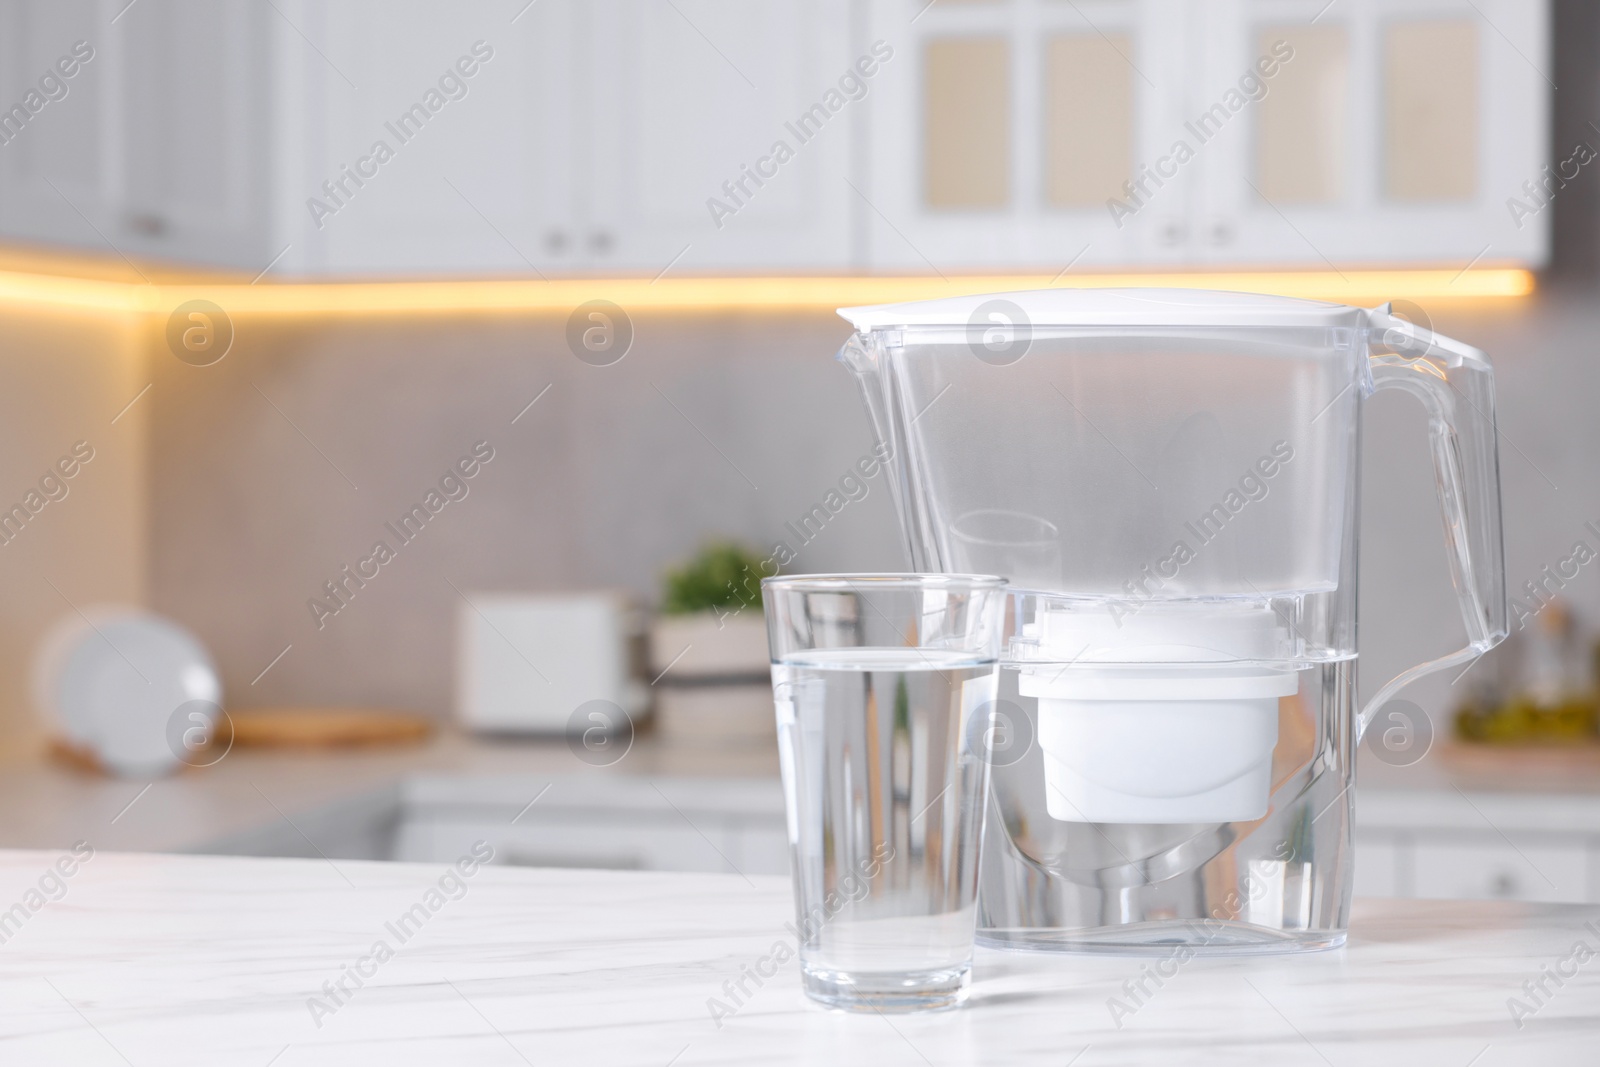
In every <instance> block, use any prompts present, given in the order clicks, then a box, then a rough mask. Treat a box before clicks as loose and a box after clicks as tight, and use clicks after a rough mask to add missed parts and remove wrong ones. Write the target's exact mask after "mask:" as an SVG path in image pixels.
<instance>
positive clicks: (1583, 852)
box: [1412, 835, 1595, 902]
mask: <svg viewBox="0 0 1600 1067" xmlns="http://www.w3.org/2000/svg"><path fill="white" fill-rule="evenodd" d="M1519 837H1520V840H1518V839H1516V838H1502V837H1500V836H1498V835H1495V836H1473V837H1466V838H1459V839H1454V838H1438V839H1432V840H1427V839H1425V840H1419V841H1418V842H1416V844H1415V845H1414V846H1413V849H1414V851H1413V860H1412V862H1413V864H1414V866H1415V870H1416V887H1415V892H1414V893H1413V894H1412V895H1413V896H1418V897H1430V898H1434V899H1440V900H1543V901H1569V902H1579V901H1592V900H1594V899H1595V893H1594V890H1593V889H1592V888H1591V887H1590V886H1589V885H1588V880H1589V876H1588V870H1587V867H1588V849H1587V847H1586V842H1584V841H1582V840H1570V841H1560V840H1555V841H1552V840H1549V839H1543V840H1541V839H1539V838H1536V837H1529V836H1527V835H1519Z"/></svg>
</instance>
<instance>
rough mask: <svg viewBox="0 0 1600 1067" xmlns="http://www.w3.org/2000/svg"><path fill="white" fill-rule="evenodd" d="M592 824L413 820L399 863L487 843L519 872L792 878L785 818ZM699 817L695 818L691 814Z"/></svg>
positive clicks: (583, 820) (609, 819)
mask: <svg viewBox="0 0 1600 1067" xmlns="http://www.w3.org/2000/svg"><path fill="white" fill-rule="evenodd" d="M668 815H670V816H671V818H670V819H668V818H661V817H657V816H655V815H653V814H640V815H631V816H603V817H599V818H591V817H585V816H572V815H568V814H566V813H562V814H561V815H559V816H558V817H556V818H553V819H548V820H542V821H541V820H535V821H533V822H532V823H531V824H530V825H526V826H523V825H517V826H507V825H506V824H505V822H504V821H503V820H500V821H496V822H488V821H475V820H470V819H451V818H442V819H440V818H431V817H428V816H426V815H422V816H420V817H413V818H408V819H405V820H403V821H402V822H401V824H400V827H399V830H398V832H397V833H396V836H395V844H394V855H393V857H392V858H393V859H396V860H400V861H402V862H411V863H451V862H453V861H455V860H456V859H457V858H458V857H460V856H463V855H466V854H467V853H468V852H469V851H470V850H471V848H472V846H473V844H474V842H477V841H487V842H488V843H489V844H490V845H491V846H492V847H493V848H494V854H495V862H496V863H505V864H509V865H511V866H514V867H586V868H590V869H600V870H624V871H694V872H705V873H723V874H743V875H759V874H778V875H782V874H787V873H789V853H788V839H787V837H786V836H785V834H784V826H783V820H782V818H781V817H780V818H778V819H777V820H775V821H773V820H755V819H740V818H726V817H724V818H715V817H701V818H694V820H693V825H690V823H689V822H688V821H687V820H686V819H684V818H681V817H679V816H678V815H677V814H676V813H672V812H668ZM691 818H693V817H692V816H691Z"/></svg>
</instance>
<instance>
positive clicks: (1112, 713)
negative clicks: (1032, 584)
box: [1019, 605, 1299, 823]
mask: <svg viewBox="0 0 1600 1067" xmlns="http://www.w3.org/2000/svg"><path fill="white" fill-rule="evenodd" d="M1038 637H1039V645H1040V647H1041V649H1044V650H1050V651H1051V652H1053V653H1055V654H1056V655H1059V657H1060V659H1059V662H1057V663H1055V664H1048V665H1047V664H1043V663H1041V664H1039V665H1037V666H1024V667H1023V668H1022V671H1021V677H1020V680H1019V690H1020V692H1021V694H1022V695H1023V696H1031V697H1036V698H1037V699H1038V702H1039V703H1038V725H1039V732H1038V742H1039V747H1040V749H1041V751H1042V753H1043V756H1044V771H1045V790H1046V797H1045V804H1046V810H1048V811H1049V813H1050V815H1051V817H1052V818H1055V819H1060V820H1062V821H1065V822H1104V823H1193V822H1206V823H1215V822H1243V821H1249V820H1253V819H1259V818H1261V817H1262V816H1264V815H1265V814H1266V813H1267V806H1268V803H1269V799H1270V795H1271V790H1272V751H1273V748H1274V747H1276V745H1277V743H1278V701H1279V699H1280V698H1282V697H1286V696H1292V695H1293V694H1294V693H1295V692H1296V691H1297V690H1298V688H1299V676H1298V674H1297V672H1296V671H1295V670H1294V669H1293V665H1292V663H1291V662H1290V661H1289V660H1288V659H1287V658H1286V657H1285V656H1284V649H1285V648H1286V646H1287V641H1286V635H1285V634H1284V633H1283V632H1282V627H1281V624H1280V623H1279V622H1278V620H1277V617H1276V616H1275V615H1274V614H1273V612H1272V611H1271V609H1269V608H1265V607H1257V606H1249V607H1244V608H1238V609H1232V608H1226V607H1223V608H1214V607H1207V608H1204V609H1200V608H1197V607H1195V606H1192V605H1184V606H1183V607H1182V608H1181V609H1172V608H1167V609H1165V610H1163V608H1161V607H1157V606H1148V605H1147V606H1145V607H1144V608H1143V610H1142V611H1140V612H1139V613H1138V614H1136V615H1133V616H1131V617H1127V616H1125V617H1122V618H1120V619H1119V618H1117V617H1115V616H1114V615H1112V614H1110V613H1106V612H1090V611H1059V612H1049V613H1046V614H1045V615H1044V616H1043V617H1042V619H1041V621H1040V624H1039V633H1038ZM1056 655H1052V656H1051V657H1050V658H1052V659H1054V658H1056ZM1062 664H1065V666H1063V665H1062Z"/></svg>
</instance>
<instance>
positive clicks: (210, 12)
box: [0, 0, 271, 269]
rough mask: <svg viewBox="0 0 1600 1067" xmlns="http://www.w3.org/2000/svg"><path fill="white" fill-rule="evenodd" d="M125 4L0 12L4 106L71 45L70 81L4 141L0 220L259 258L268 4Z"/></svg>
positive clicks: (87, 237)
mask: <svg viewBox="0 0 1600 1067" xmlns="http://www.w3.org/2000/svg"><path fill="white" fill-rule="evenodd" d="M124 6H125V0H124V3H122V4H119V3H114V2H108V0H66V2H52V3H48V4H46V3H26V4H8V5H5V7H4V9H3V11H0V40H3V42H4V45H3V48H4V51H5V56H4V61H3V62H4V74H3V75H0V86H3V90H0V91H3V93H4V95H3V96H0V99H3V100H5V101H6V104H5V106H6V107H7V108H10V107H11V106H12V101H16V102H17V103H19V104H22V105H23V106H26V97H27V94H28V93H29V92H30V91H32V90H35V89H37V88H38V87H39V86H40V85H41V79H42V78H44V77H47V76H48V75H49V74H50V72H51V71H52V70H54V69H55V65H56V64H57V62H58V61H60V60H62V59H63V58H65V57H68V56H73V57H74V58H75V59H77V60H78V63H77V68H78V69H77V71H76V73H75V74H74V75H73V76H72V77H71V78H66V79H62V83H63V84H64V86H65V95H63V96H61V98H60V99H56V100H49V99H48V97H46V99H47V102H46V103H45V104H44V106H42V107H41V108H40V109H39V110H38V112H37V113H36V114H33V115H32V116H31V117H30V118H29V120H28V121H27V123H26V125H25V126H24V127H23V128H21V129H20V130H18V131H17V132H16V135H15V136H14V137H12V138H11V140H9V141H8V142H7V143H5V144H4V145H0V190H3V195H0V202H3V203H4V205H5V206H4V207H3V208H0V228H3V231H4V233H5V234H6V235H8V236H11V237H16V238H22V239H25V240H26V239H32V240H45V241H50V242H55V243H61V244H67V245H74V246H78V247H82V248H84V249H87V250H90V251H95V252H99V253H102V254H106V255H122V256H127V257H134V258H146V259H151V258H154V259H174V260H194V261H200V262H206V263H212V264H218V265H225V266H232V267H239V268H245V269H249V268H251V267H260V266H262V265H264V264H265V261H266V258H267V256H268V255H270V253H267V252H266V249H267V247H268V244H269V241H270V238H271V224H270V215H269V212H268V210H267V208H268V202H269V200H268V198H269V196H270V188H271V181H270V176H271V168H270V156H269V144H270V141H269V138H268V136H267V135H268V132H269V125H268V93H269V91H270V85H271V82H270V79H269V78H268V77H267V60H268V51H267V36H268V34H267V31H268V30H269V29H270V27H269V26H268V24H267V18H268V17H269V16H270V9H269V8H266V7H263V6H261V5H259V4H254V3H245V2H230V3H216V2H213V0H161V2H160V3H155V4H149V5H139V6H138V7H133V8H128V9H127V10H123V8H124ZM79 42H82V43H81V44H79ZM74 46H77V52H76V53H74ZM35 99H37V98H35Z"/></svg>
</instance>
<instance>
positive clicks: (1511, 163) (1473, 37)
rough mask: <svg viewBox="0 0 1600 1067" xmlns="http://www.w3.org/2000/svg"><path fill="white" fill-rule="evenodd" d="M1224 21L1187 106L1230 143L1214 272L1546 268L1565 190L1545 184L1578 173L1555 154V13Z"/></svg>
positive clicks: (1282, 10) (1410, 2) (1483, 8)
mask: <svg viewBox="0 0 1600 1067" xmlns="http://www.w3.org/2000/svg"><path fill="white" fill-rule="evenodd" d="M1211 7H1212V13H1213V15H1214V16H1215V17H1212V18H1209V19H1207V20H1204V22H1203V23H1202V24H1200V25H1198V26H1197V27H1196V29H1197V33H1198V36H1197V40H1198V41H1199V42H1201V43H1202V45H1203V48H1204V51H1205V53H1206V55H1207V56H1208V63H1207V70H1206V72H1205V74H1204V77H1203V79H1202V82H1201V84H1199V85H1197V87H1196V88H1197V93H1196V97H1195V99H1194V100H1193V101H1192V102H1191V106H1190V111H1191V113H1192V115H1193V116H1195V117H1196V118H1197V119H1199V118H1200V117H1202V116H1206V115H1211V116H1212V117H1213V118H1212V121H1213V123H1214V124H1216V125H1217V126H1218V127H1219V129H1218V130H1217V131H1216V132H1215V133H1214V135H1213V136H1212V138H1211V139H1210V140H1209V141H1208V142H1207V143H1206V145H1205V148H1204V153H1203V154H1204V165H1205V168H1206V169H1205V174H1206V195H1205V202H1204V207H1203V213H1202V216H1201V218H1200V219H1199V220H1198V232H1200V233H1201V234H1203V235H1205V237H1206V240H1205V242H1204V246H1205V250H1206V258H1207V259H1208V260H1209V261H1211V262H1221V263H1232V262H1247V263H1262V262H1270V263H1298V264H1302V265H1305V266H1321V267H1324V268H1326V267H1327V266H1329V265H1333V266H1352V265H1360V264H1363V263H1371V262H1403V263H1430V262H1439V263H1456V264H1466V263H1468V262H1481V263H1485V264H1487V263H1497V262H1499V263H1505V262H1512V263H1525V264H1532V265H1538V264H1541V263H1542V262H1543V261H1544V260H1545V258H1546V251H1547V245H1548V221H1549V216H1548V215H1547V214H1545V213H1543V210H1542V206H1541V205H1542V204H1544V203H1546V202H1547V201H1548V199H1549V197H1550V195H1552V193H1553V192H1554V189H1555V185H1556V183H1554V182H1549V183H1547V181H1546V178H1545V175H1543V174H1542V173H1541V172H1542V168H1543V167H1544V164H1545V163H1546V162H1547V160H1548V161H1554V162H1555V163H1556V166H1557V167H1559V166H1560V165H1561V164H1560V162H1559V161H1560V160H1561V159H1564V158H1565V153H1563V152H1561V151H1559V149H1561V148H1562V147H1563V146H1556V149H1557V151H1555V152H1554V153H1553V154H1551V153H1548V152H1547V147H1546V146H1547V134H1546V130H1547V127H1548V119H1547V116H1548V107H1549V93H1550V92H1552V91H1553V90H1552V88H1551V85H1550V83H1549V77H1550V72H1549V71H1548V70H1547V69H1545V68H1546V66H1547V65H1548V58H1547V57H1548V55H1549V48H1548V41H1547V38H1548V33H1549V30H1548V25H1547V5H1546V4H1545V3H1543V2H1541V0H1339V2H1337V3H1335V4H1328V3H1327V0H1223V2H1219V3H1216V4H1214V5H1211ZM1241 101H1242V104H1241V106H1239V107H1238V108H1237V109H1234V108H1233V107H1232V105H1233V104H1235V103H1240V102H1241ZM1208 129H1209V127H1208ZM1566 147H1568V148H1571V147H1573V146H1566ZM1581 165H1582V164H1581V162H1578V161H1575V160H1572V161H1568V162H1567V167H1568V168H1569V173H1568V174H1567V175H1566V177H1567V178H1569V179H1570V178H1571V177H1573V176H1574V175H1575V174H1576V169H1577V167H1578V166H1581ZM1525 183H1532V186H1533V188H1531V189H1530V188H1529V187H1528V186H1527V185H1526V184H1525ZM1542 184H1548V186H1549V187H1548V188H1545V189H1540V188H1538V186H1540V185H1542Z"/></svg>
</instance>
